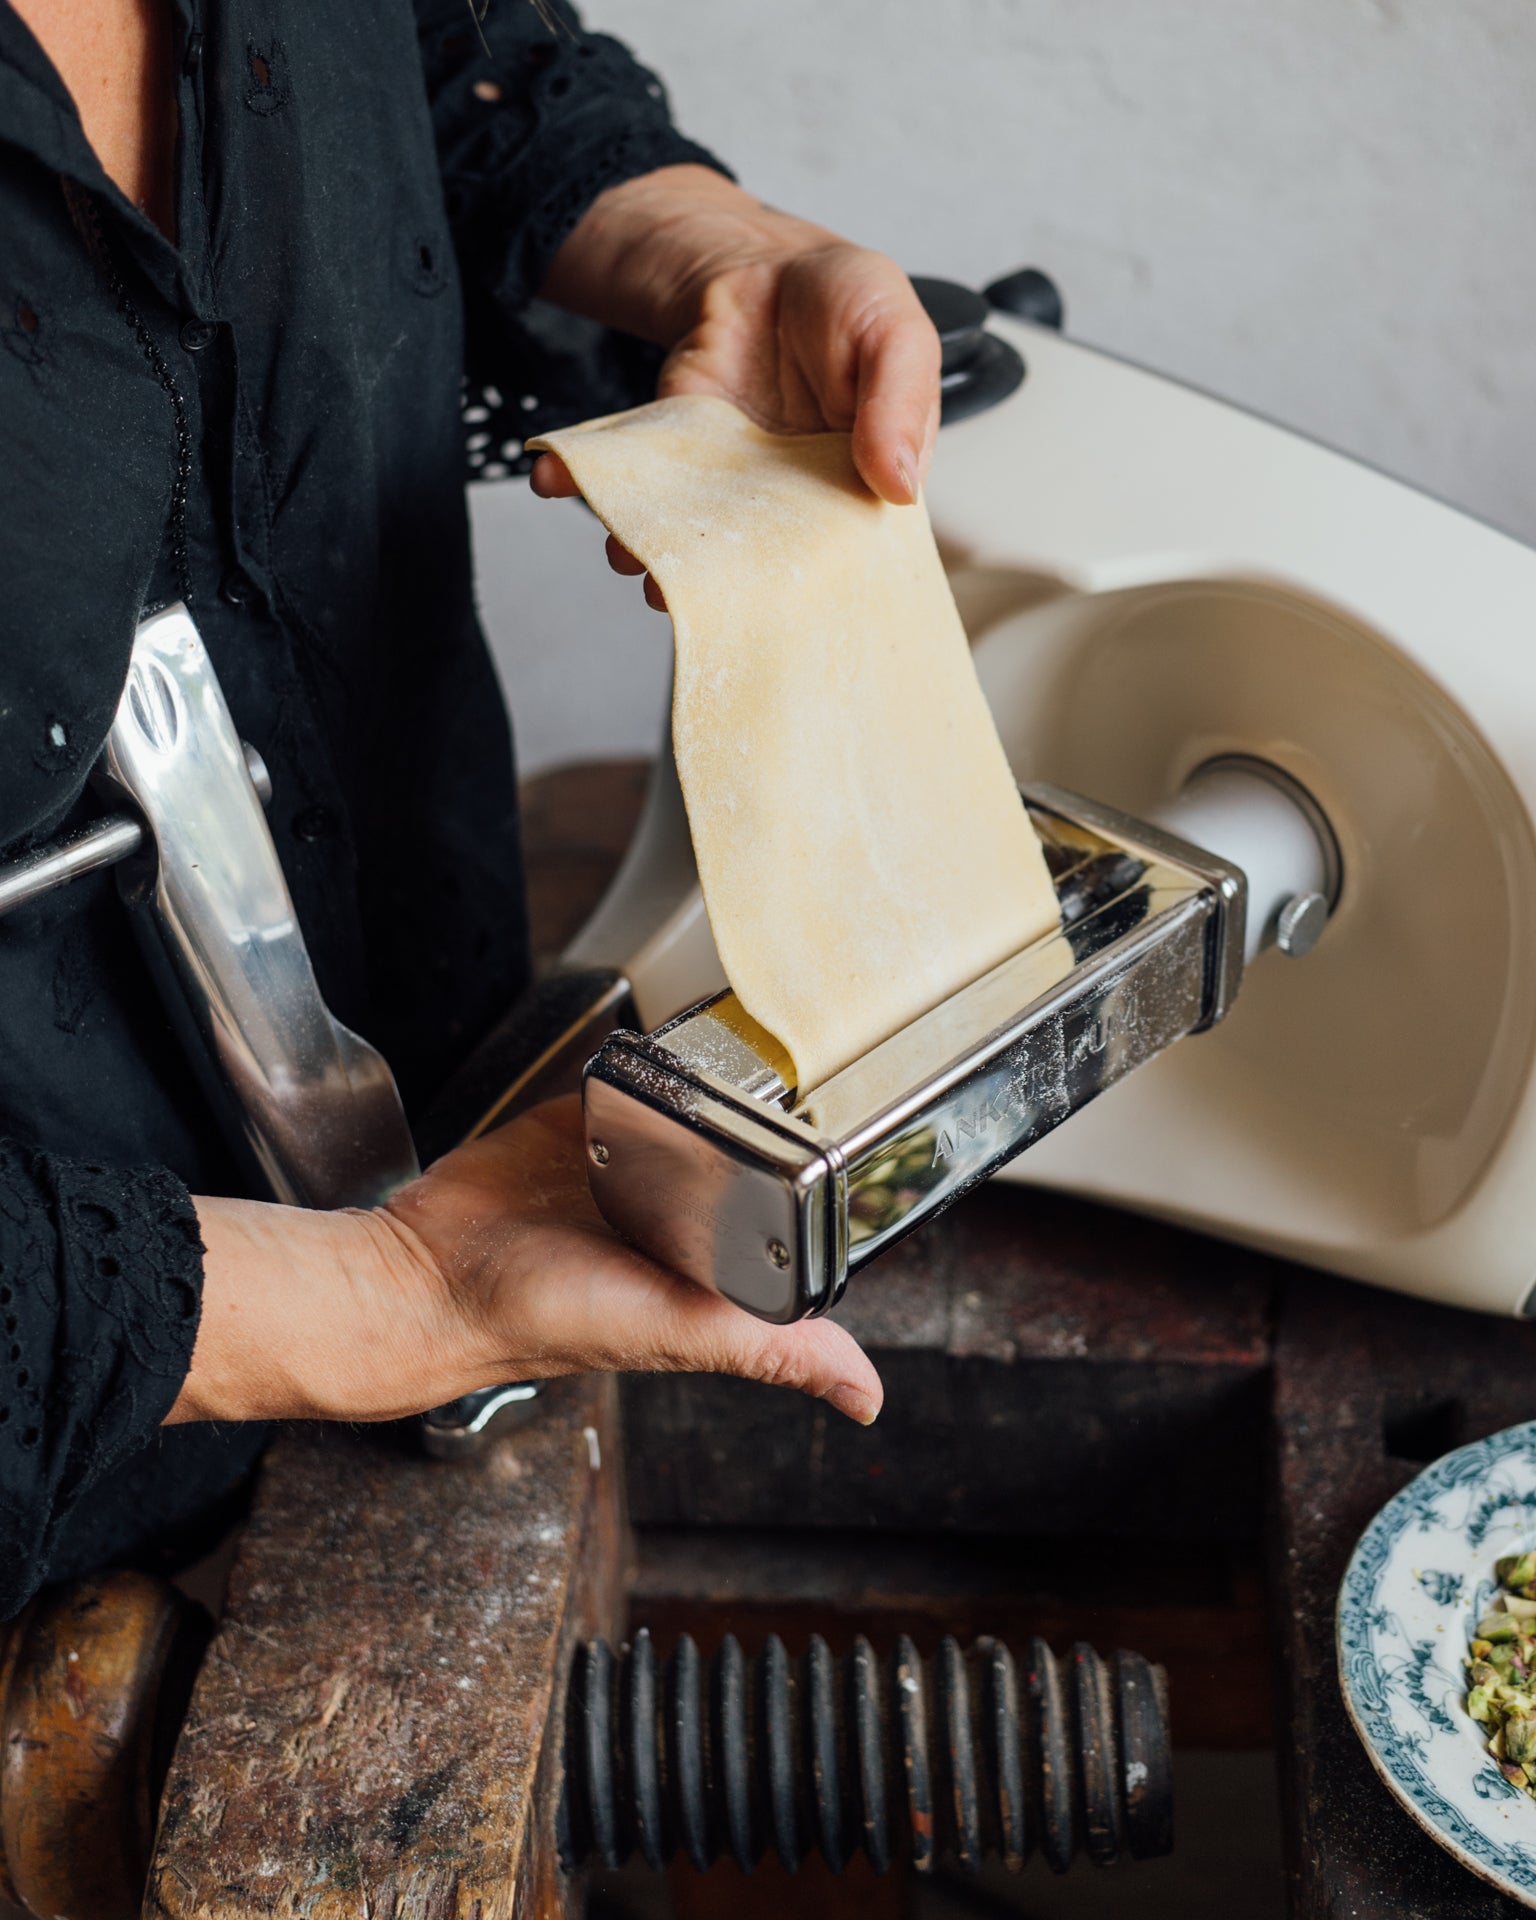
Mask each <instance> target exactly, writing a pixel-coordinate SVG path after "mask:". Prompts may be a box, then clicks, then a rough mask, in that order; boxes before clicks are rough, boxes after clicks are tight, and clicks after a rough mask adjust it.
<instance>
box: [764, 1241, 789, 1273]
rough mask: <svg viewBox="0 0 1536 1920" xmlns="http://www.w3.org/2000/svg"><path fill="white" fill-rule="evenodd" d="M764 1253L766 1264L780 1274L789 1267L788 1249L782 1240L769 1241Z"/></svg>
mask: <svg viewBox="0 0 1536 1920" xmlns="http://www.w3.org/2000/svg"><path fill="white" fill-rule="evenodd" d="M766 1252H767V1255H768V1264H769V1265H770V1266H773V1267H777V1268H778V1270H779V1272H780V1273H782V1272H783V1271H784V1269H785V1268H786V1267H787V1266H788V1265H789V1248H788V1247H786V1246H785V1244H784V1242H783V1241H782V1240H770V1241H769V1242H768V1245H767V1248H766Z"/></svg>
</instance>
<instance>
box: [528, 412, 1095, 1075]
mask: <svg viewBox="0 0 1536 1920" xmlns="http://www.w3.org/2000/svg"><path fill="white" fill-rule="evenodd" d="M529 445H530V447H533V448H536V449H543V448H547V449H549V450H550V451H551V452H554V453H557V454H558V455H559V456H560V458H561V459H562V460H563V461H564V462H565V464H566V466H567V468H568V469H569V470H570V473H571V475H572V477H573V479H574V480H575V482H576V484H577V486H578V487H579V488H580V489H581V491H582V493H583V494H585V495H586V497H587V500H588V501H589V502H590V504H591V505H592V507H593V508H594V509H595V511H596V513H597V515H598V517H599V518H600V519H601V520H602V521H603V523H604V525H605V526H607V528H608V530H609V531H610V532H611V533H612V534H613V535H614V536H615V537H616V538H617V539H618V540H619V541H620V542H621V543H622V544H623V545H624V546H625V547H627V548H628V549H629V551H630V552H631V553H632V554H633V555H634V556H635V558H636V559H637V560H639V561H641V562H642V563H643V564H644V565H645V567H646V569H647V570H648V571H649V572H650V574H651V575H652V577H653V578H654V579H655V581H656V583H657V585H658V586H659V587H660V588H661V590H662V592H663V593H664V594H665V595H666V601H667V608H668V611H669V612H670V614H671V616H672V626H673V632H674V637H675V641H676V649H677V667H676V678H675V681H674V686H673V696H672V744H673V749H674V751H675V753H676V756H677V769H678V774H679V777H680V778H681V781H682V787H683V797H684V799H685V801H686V802H687V807H688V823H689V827H690V829H691V832H692V835H693V847H694V854H695V857H696V858H697V861H698V867H699V881H700V885H701V886H702V888H703V893H704V905H705V908H706V910H707V911H708V914H709V923H710V927H711V930H712V931H713V933H714V937H715V946H716V948H717V950H718V952H719V955H720V960H721V964H722V965H723V967H724V968H725V975H726V978H727V979H728V980H729V981H730V983H731V985H732V987H733V988H734V989H735V992H736V997H737V999H738V1000H739V1001H740V1002H741V1004H742V1006H743V1007H744V1008H745V1009H746V1011H747V1012H748V1013H749V1014H750V1015H751V1016H752V1017H753V1019H755V1020H756V1021H757V1022H758V1023H759V1025H761V1026H764V1027H766V1028H767V1029H768V1030H769V1032H770V1033H772V1034H774V1035H775V1036H776V1037H777V1039H778V1040H779V1041H780V1043H781V1044H782V1045H783V1046H784V1048H785V1049H786V1051H787V1052H788V1053H789V1054H790V1055H791V1056H792V1058H793V1060H794V1063H795V1066H796V1069H797V1071H798V1075H799V1086H800V1091H801V1093H802V1094H804V1093H806V1092H808V1091H809V1090H810V1089H811V1088H813V1087H815V1086H817V1085H819V1084H820V1083H821V1082H822V1081H823V1080H826V1079H827V1078H829V1077H830V1076H831V1075H832V1074H833V1073H835V1072H836V1071H837V1070H838V1069H839V1068H840V1067H842V1066H845V1065H847V1063H848V1062H849V1061H850V1060H853V1059H856V1058H857V1057H858V1056H859V1055H860V1054H861V1053H864V1052H866V1051H867V1050H868V1049H869V1048H870V1047H872V1046H874V1045H876V1044H877V1043H878V1042H879V1041H881V1040H884V1039H887V1038H888V1037H889V1036H890V1035H891V1034H893V1033H895V1032H896V1031H897V1030H898V1029H899V1028H901V1027H903V1026H905V1025H907V1023H908V1022H909V1021H911V1020H914V1019H916V1018H917V1016H918V1015H919V1014H921V1013H924V1012H926V1011H927V1010H928V1009H929V1008H930V1007H932V1006H934V1005H936V1004H937V1003H938V1002H939V1001H940V1000H942V999H944V998H945V997H946V996H947V995H949V994H951V993H953V992H955V991H956V989H958V988H959V987H962V986H964V985H965V984H966V983H967V982H969V981H971V980H974V979H975V978H976V977H977V976H978V975H980V974H982V973H985V972H986V971H987V969H988V968H989V967H993V966H995V965H996V964H997V963H998V962H999V961H1001V960H1004V959H1006V958H1007V957H1008V955H1009V954H1011V953H1014V952H1016V951H1017V949H1018V948H1020V947H1021V946H1024V945H1025V944H1026V943H1027V942H1028V941H1030V940H1032V939H1035V938H1036V937H1037V936H1038V935H1040V934H1041V933H1043V932H1045V931H1046V930H1047V929H1048V928H1049V927H1051V926H1054V925H1055V924H1056V920H1057V906H1056V894H1055V889H1054V888H1053V887H1052V885H1051V880H1050V876H1049V874H1048V873H1047V871H1046V866H1045V857H1044V855H1043V853H1042V852H1041V849H1040V843H1039V841H1038V840H1037V839H1036V837H1035V834H1034V831H1033V829H1032V828H1031V826H1030V823H1029V816H1028V814H1027V813H1026V812H1025V810H1024V807H1023V805H1022V803H1021V802H1020V799H1019V795H1018V790H1017V788H1016V786H1015V784H1014V781H1013V776H1012V774H1011V773H1010V772H1009V769H1008V763H1007V761H1006V759H1005V758H1004V755H1003V750H1002V747H1001V745H1000V744H999V742H998V738H997V731H996V729H995V727H994V726H993V723H992V716H991V714H990V713H989V711H988V709H987V705H986V702H985V700H984V698H983V696H982V692H981V688H980V686H979V685H978V683H977V680H976V675H975V671H974V669H973V668H972V665H971V658H970V649H969V646H968V644H967V642H966V636H965V630H964V628H963V627H962V626H961V624H960V616H959V614H958V613H957V612H956V610H955V603H954V599H953V596H952V595H951V593H950V591H949V583H948V582H947V580H946V579H945V577H944V569H943V567H942V565H941V563H940V560H939V556H938V550H937V549H936V547H935V546H934V542H933V533H932V530H931V528H930V527H929V524H928V517H927V513H926V510H925V509H924V508H923V507H922V506H920V505H919V506H915V507H896V506H888V505H886V504H885V503H884V502H883V501H880V500H877V499H876V498H875V497H874V496H873V495H872V494H871V493H870V492H869V491H868V489H867V488H866V487H865V486H864V484H863V482H862V481H861V480H860V479H859V477H858V474H857V472H856V471H855V469H854V465H853V459H852V455H851V453H850V451H849V436H848V435H847V434H846V433H816V434H800V435H793V436H784V435H776V434H769V433H764V432H763V431H762V430H761V429H760V428H758V427H755V426H753V425H752V423H751V422H750V421H749V420H747V419H746V418H745V416H744V415H742V414H741V413H739V412H738V411H737V410H736V409H735V408H734V407H733V406H731V405H730V404H729V403H728V402H727V401H724V400H717V399H714V398H711V397H707V396H704V395H696V394H689V395H682V396H678V397H676V398H673V399H669V400H658V401H656V402H655V403H654V404H652V405H651V406H648V407H638V408H636V409H635V410H634V411H633V412H630V413H621V414H613V415H610V416H609V417H608V418H606V419H601V420H591V421H587V422H586V423H585V424H583V425H582V426H578V427H568V428H565V429H563V430H562V431H560V432H558V433H551V434H548V435H546V436H544V437H543V438H542V439H539V440H533V441H530V442H529Z"/></svg>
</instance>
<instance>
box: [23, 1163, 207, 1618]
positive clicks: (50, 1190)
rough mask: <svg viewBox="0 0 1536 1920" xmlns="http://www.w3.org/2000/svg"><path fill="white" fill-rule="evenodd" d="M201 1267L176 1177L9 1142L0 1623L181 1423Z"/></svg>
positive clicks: (189, 1211) (192, 1216)
mask: <svg viewBox="0 0 1536 1920" xmlns="http://www.w3.org/2000/svg"><path fill="white" fill-rule="evenodd" d="M202 1266H203V1247H202V1241H201V1238H200V1236H199V1234H198V1228H197V1216H196V1213H195V1211H194V1209H193V1205H192V1199H191V1196H190V1195H189V1194H188V1192H187V1189H186V1188H185V1187H184V1186H183V1185H182V1183H181V1182H180V1181H179V1180H177V1179H176V1178H175V1176H174V1175H172V1174H170V1173H168V1172H166V1171H165V1170H164V1169H162V1168H157V1167H140V1168H134V1169H127V1170H125V1169H113V1168H107V1167H100V1166H93V1165H90V1164H88V1163H86V1162H83V1161H78V1160H67V1159H63V1158H60V1157H59V1156H57V1155H53V1154H47V1153H41V1152H37V1151H34V1150H33V1149H30V1148H28V1147H24V1146H21V1145H18V1144H17V1143H16V1142H14V1141H8V1140H0V1333H3V1341H0V1618H6V1617H8V1616H9V1615H11V1614H13V1613H15V1612H16V1611H17V1610H18V1609H19V1608H20V1607H21V1606H22V1605H24V1604H25V1602H26V1601H27V1599H28V1598H29V1597H30V1595H31V1592H32V1590H33V1588H34V1587H35V1586H36V1584H37V1582H38V1580H39V1579H40V1578H42V1577H43V1570H44V1569H45V1568H46V1567H47V1564H48V1561H49V1558H50V1555H51V1552H52V1548H53V1545H54V1542H55V1541H56V1539H57V1538H58V1536H59V1533H60V1531H61V1529H62V1528H63V1527H64V1525H65V1522H66V1521H67V1519H68V1517H69V1514H70V1511H71V1509H72V1508H73V1506H74V1505H75V1503H76V1502H77V1501H78V1500H79V1499H80V1498H81V1496H82V1495H83V1494H85V1493H86V1492H88V1490H89V1489H90V1488H91V1487H92V1486H93V1485H94V1484H95V1483H96V1482H97V1481H98V1480H100V1479H101V1477H102V1476H103V1475H104V1474H106V1473H107V1472H109V1471H110V1470H111V1468H112V1467H114V1466H115V1465H117V1464H118V1463H119V1462H121V1461H122V1460H124V1459H125V1458H126V1457H127V1456H128V1455H129V1454H130V1453H132V1452H134V1451H135V1450H136V1449H138V1448H140V1447H142V1446H143V1445H144V1444H145V1442H146V1441H148V1440H149V1439H150V1438H152V1437H153V1435H154V1434H155V1432H156V1430H157V1429H158V1428H159V1426H160V1424H161V1422H162V1421H163V1420H164V1418H165V1416H166V1414H167V1413H168V1412H169V1411H170V1409H171V1406H172V1404H173V1403H174V1401H175V1399H176V1396H177V1394H178V1392H179V1391H180V1388H181V1383H182V1381H183V1380H184V1379H185V1377H186V1373H187V1369H188V1367H189V1365H190V1364H191V1359H192V1345H193V1342H194V1340H195V1339H196V1337H197V1323H198V1316H199V1312H200V1310H201V1305H202Z"/></svg>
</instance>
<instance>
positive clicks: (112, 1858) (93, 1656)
mask: <svg viewBox="0 0 1536 1920" xmlns="http://www.w3.org/2000/svg"><path fill="white" fill-rule="evenodd" d="M199 1611H200V1610H198V1609H195V1608H193V1607H191V1606H190V1605H189V1603H188V1602H187V1601H186V1600H184V1599H183V1598H182V1596H181V1595H180V1594H178V1593H177V1592H176V1591H175V1590H174V1589H173V1588H172V1587H170V1586H169V1585H168V1584H167V1583H166V1582H165V1581H164V1580H159V1579H155V1578H154V1577H152V1576H151V1575H149V1574H144V1573H127V1572H119V1573H104V1574H97V1575H93V1576H91V1577H90V1578H87V1579H83V1580H77V1581H75V1582H74V1583H72V1584H71V1585H70V1586H67V1587H51V1588H48V1589H47V1590H45V1591H44V1593H43V1594H41V1595H40V1596H39V1598H38V1599H37V1601H36V1602H35V1603H34V1604H33V1605H32V1606H31V1607H29V1608H28V1609H27V1610H26V1612H25V1613H23V1614H22V1615H21V1617H20V1618H19V1619H18V1620H16V1621H14V1622H13V1623H11V1625H10V1627H9V1628H8V1629H0V1634H3V1637H4V1640H5V1645H4V1648H3V1650H0V1897H3V1899H6V1900H15V1901H16V1902H17V1903H18V1904H24V1905H25V1906H26V1908H27V1909H29V1910H30V1911H31V1912H33V1913H35V1914H42V1915H45V1916H47V1920H133V1916H135V1915H136V1914H137V1913H138V1911H139V1904H140V1894H141V1892H142V1889H143V1885H144V1870H145V1867H146V1866H147V1865H148V1861H149V1847H150V1838H151V1835H152V1833H153V1831H154V1809H155V1805H156V1802H157V1800H158V1797H159V1792H160V1781H161V1775H162V1773H163V1769H164V1760H165V1751H164V1743H163V1737H162V1736H163V1735H164V1733H165V1731H166V1729H167V1727H169V1729H170V1730H171V1731H172V1732H174V1729H175V1727H176V1725H177V1724H178V1723H179V1720H180V1715H181V1712H182V1710H183V1708H184V1707H185V1705H186V1691H185V1682H186V1681H188V1680H189V1679H190V1676H191V1673H192V1671H193V1670H194V1668H195V1663H196V1660H197V1658H198V1656H199V1653H200V1651H201V1646H202V1640H203V1634H202V1631H201V1628H200V1626H199V1624H198V1620H197V1618H196V1617H195V1616H197V1615H198V1614H199Z"/></svg>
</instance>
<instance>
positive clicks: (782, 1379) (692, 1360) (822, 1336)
mask: <svg viewBox="0 0 1536 1920" xmlns="http://www.w3.org/2000/svg"><path fill="white" fill-rule="evenodd" d="M663 1311H664V1318H665V1320H666V1322H667V1325H666V1326H665V1329H664V1330H663V1329H658V1333H659V1334H660V1337H659V1338H657V1339H656V1340H655V1342H654V1347H653V1351H654V1352H655V1353H656V1354H657V1355H658V1358H659V1364H660V1365H661V1366H662V1367H663V1368H665V1369H666V1370H667V1371H669V1372H678V1373H733V1374H735V1375H737V1377H738V1378H740V1379H743V1380H761V1381H762V1382H763V1383H764V1384H765V1385H767V1386H771V1387H793V1388H795V1389H796V1390H797V1391H798V1392H800V1393H807V1394H810V1395H811V1396H812V1398H814V1399H817V1400H825V1401H826V1402H827V1404H828V1405H829V1406H832V1407H835V1408H836V1409H837V1411H838V1412H839V1413H844V1414H846V1415H847V1416H848V1418H849V1419H850V1420H856V1421H857V1422H858V1423H859V1425H860V1426H861V1427H867V1426H871V1425H872V1424H873V1423H874V1420H875V1416H876V1415H877V1414H878V1413H879V1411H880V1408H881V1404H882V1402H883V1401H884V1398H885V1390H884V1388H883V1387H882V1386H881V1384H880V1376H879V1374H878V1373H877V1372H876V1371H875V1369H874V1366H873V1364H872V1363H871V1361H870V1358H869V1356H868V1354H866V1353H865V1352H864V1350H863V1348H862V1347H861V1346H860V1345H859V1343H858V1342H857V1341H856V1340H855V1339H854V1337H853V1335H852V1334H851V1333H849V1332H848V1331H847V1330H846V1328H843V1327H840V1326H838V1325H837V1324H836V1323H835V1322H833V1321H831V1320H800V1321H797V1322H795V1323H794V1324H793V1325H792V1326H787V1327H779V1326H770V1325H769V1324H768V1323H767V1322H766V1321H763V1320H758V1319H756V1318H754V1316H753V1315H751V1314H749V1313H747V1312H745V1311H744V1310H743V1309H742V1308H740V1307H737V1306H733V1305H732V1304H731V1302H730V1301H729V1300H726V1299H724V1298H723V1297H722V1296H721V1295H720V1294H717V1293H710V1292H709V1291H707V1290H706V1289H705V1288H703V1287H700V1286H696V1285H694V1283H693V1282H692V1281H688V1280H679V1281H678V1282H677V1283H676V1285H675V1287H674V1288H672V1289H670V1290H669V1295H668V1299H667V1304H666V1307H665V1309H664V1310H663Z"/></svg>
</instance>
